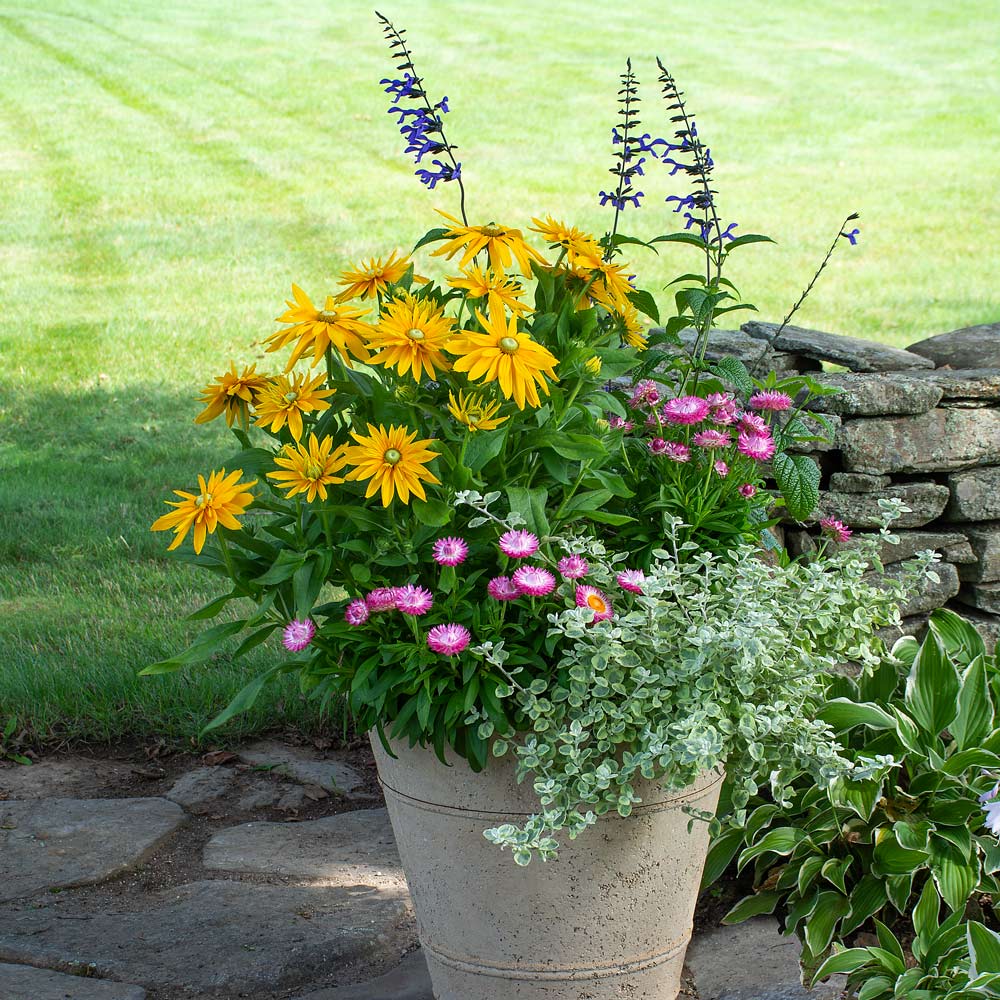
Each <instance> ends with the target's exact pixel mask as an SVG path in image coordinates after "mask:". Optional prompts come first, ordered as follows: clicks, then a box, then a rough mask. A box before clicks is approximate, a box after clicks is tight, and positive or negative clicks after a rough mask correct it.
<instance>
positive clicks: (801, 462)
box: [772, 452, 820, 521]
mask: <svg viewBox="0 0 1000 1000" xmlns="http://www.w3.org/2000/svg"><path fill="white" fill-rule="evenodd" d="M772 468H773V470H774V479H775V482H776V483H777V484H778V489H779V490H780V491H781V495H782V496H783V497H784V498H785V508H786V510H787V511H788V513H789V514H790V515H791V516H792V517H793V518H795V520H796V521H802V520H804V519H805V518H807V517H808V516H809V515H810V514H811V513H812V512H813V510H814V508H815V507H816V502H817V501H818V500H819V479H820V474H819V466H818V465H817V464H816V463H815V462H814V461H813V460H812V459H811V458H809V456H808V455H786V454H784V453H783V452H779V453H778V454H776V455H775V456H774V462H773V465H772Z"/></svg>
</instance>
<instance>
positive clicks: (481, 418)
mask: <svg viewBox="0 0 1000 1000" xmlns="http://www.w3.org/2000/svg"><path fill="white" fill-rule="evenodd" d="M499 409H500V404H499V403H495V402H490V401H489V400H487V399H483V397H482V396H480V395H479V394H478V393H475V392H462V391H461V390H459V393H458V399H456V398H455V394H454V393H453V392H449V393H448V412H449V413H450V414H451V415H452V416H453V417H454V418H455V419H456V420H457V421H458V422H459V423H460V424H465V426H466V427H468V428H469V430H470V431H492V430H496V428H497V427H499V426H500V425H501V424H502V423H503V422H504V421H505V420H507V419H508V418H507V417H497V415H496V414H497V411H498V410H499Z"/></svg>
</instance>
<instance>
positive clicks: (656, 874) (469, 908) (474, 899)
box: [372, 736, 722, 1000]
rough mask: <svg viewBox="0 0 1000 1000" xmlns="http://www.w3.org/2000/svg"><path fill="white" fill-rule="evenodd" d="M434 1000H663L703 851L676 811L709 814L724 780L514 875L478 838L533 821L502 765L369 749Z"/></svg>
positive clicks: (711, 778) (687, 927)
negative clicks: (474, 767) (477, 770)
mask: <svg viewBox="0 0 1000 1000" xmlns="http://www.w3.org/2000/svg"><path fill="white" fill-rule="evenodd" d="M372 746H373V748H374V751H375V758H376V761H377V763H378V768H379V777H380V780H381V782H382V786H383V789H384V791H385V798H386V805H387V806H388V809H389V816H390V818H391V820H392V825H393V830H394V832H395V834H396V840H397V843H398V846H399V853H400V856H401V858H402V861H403V868H404V870H405V872H406V877H407V881H408V883H409V886H410V892H411V895H412V896H413V902H414V907H415V909H416V914H417V925H418V929H419V932H420V940H421V943H422V945H423V948H424V953H425V955H426V957H427V965H428V969H429V970H430V975H431V981H432V983H433V986H434V995H435V997H436V998H437V1000H675V998H676V997H677V994H678V992H679V990H680V978H681V970H682V968H683V964H684V953H685V951H686V949H687V944H688V941H689V940H690V937H691V920H692V915H693V913H694V905H695V901H696V899H697V894H698V887H699V884H700V881H701V871H702V868H703V866H704V862H705V855H706V852H707V850H708V827H707V825H706V824H705V823H701V822H698V821H695V823H694V825H693V827H692V829H691V832H690V833H689V832H688V829H687V827H688V822H689V817H688V815H687V814H686V813H685V812H684V811H683V808H684V806H693V807H695V808H698V809H703V810H707V811H711V810H714V809H715V806H716V804H717V802H718V797H719V791H720V788H721V784H722V776H721V775H720V774H717V773H715V772H708V773H706V774H703V775H702V776H701V778H700V779H699V780H698V781H697V782H696V783H695V784H694V785H692V786H691V787H690V788H687V789H683V790H681V791H675V792H663V791H661V790H660V789H659V788H657V787H656V785H655V784H654V783H652V782H642V783H640V785H638V786H637V788H636V791H637V793H638V794H639V795H640V796H641V797H642V800H643V801H642V803H641V804H640V805H637V806H635V807H634V811H633V813H632V815H631V816H629V817H628V818H627V819H623V818H621V817H620V816H618V815H617V814H615V815H612V816H605V817H602V818H601V819H600V820H599V821H598V823H597V825H596V826H595V827H592V828H590V829H589V830H586V831H585V832H584V833H583V834H582V835H581V836H580V837H579V838H578V839H577V840H575V841H571V840H569V839H568V838H565V839H564V840H563V842H562V843H561V846H560V848H559V857H558V858H556V859H555V860H554V861H548V862H542V861H532V863H531V864H530V865H529V866H527V867H526V868H521V867H519V866H517V865H515V864H514V861H513V859H512V858H511V856H510V854H509V852H507V851H501V850H500V849H499V848H497V847H495V846H494V845H493V844H490V843H489V842H488V841H487V840H486V839H485V838H484V837H483V831H484V830H485V829H487V828H488V827H491V826H497V825H499V824H501V823H504V822H512V823H522V822H523V821H524V820H525V819H526V818H527V816H528V815H530V814H531V813H532V812H534V811H536V810H537V799H535V798H534V796H533V794H532V792H531V789H530V787H524V786H519V785H518V784H517V783H516V781H515V778H514V766H513V762H512V761H510V760H508V759H507V758H502V759H501V760H491V761H490V763H489V764H488V766H487V768H486V769H485V770H484V771H483V772H482V773H481V774H474V773H473V772H472V771H471V770H470V769H469V766H468V765H467V764H466V763H465V761H463V760H461V759H459V758H450V760H451V761H452V762H453V766H451V767H443V766H442V765H441V763H440V761H438V760H437V758H436V757H435V756H434V754H433V753H432V752H431V751H429V750H422V749H420V748H414V749H412V750H411V749H410V748H408V747H406V746H405V745H399V744H394V745H393V750H394V752H395V753H396V755H397V758H396V759H395V760H394V759H393V758H392V757H390V756H389V755H388V754H387V753H386V752H385V750H384V748H383V747H382V745H381V743H380V741H379V740H378V737H377V736H376V737H374V738H373V739H372Z"/></svg>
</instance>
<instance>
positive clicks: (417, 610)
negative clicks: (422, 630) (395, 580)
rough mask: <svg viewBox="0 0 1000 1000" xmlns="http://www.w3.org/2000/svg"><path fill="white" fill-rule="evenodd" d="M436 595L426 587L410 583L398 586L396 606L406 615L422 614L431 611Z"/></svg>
mask: <svg viewBox="0 0 1000 1000" xmlns="http://www.w3.org/2000/svg"><path fill="white" fill-rule="evenodd" d="M433 604H434V595H433V594H432V593H431V592H430V591H429V590H428V589H427V588H426V587H420V586H417V584H415V583H408V584H407V585H406V586H405V587H397V588H396V607H397V609H398V610H400V611H402V612H403V614H404V615H422V614H426V613H427V612H428V611H430V609H431V606H432V605H433Z"/></svg>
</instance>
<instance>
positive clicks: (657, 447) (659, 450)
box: [646, 437, 667, 455]
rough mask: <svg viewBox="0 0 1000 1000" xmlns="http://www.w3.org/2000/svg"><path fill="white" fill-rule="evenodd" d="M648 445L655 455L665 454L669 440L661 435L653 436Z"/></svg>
mask: <svg viewBox="0 0 1000 1000" xmlns="http://www.w3.org/2000/svg"><path fill="white" fill-rule="evenodd" d="M646 447H647V448H649V450H650V451H651V452H652V453H653V454H654V455H665V454H666V453H667V442H666V441H664V440H663V438H660V437H656V438H653V440H652V441H650V442H649V443H648V444H647V445H646Z"/></svg>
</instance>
